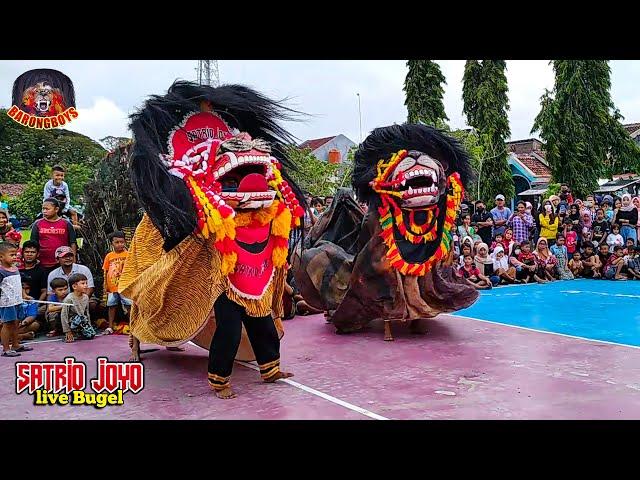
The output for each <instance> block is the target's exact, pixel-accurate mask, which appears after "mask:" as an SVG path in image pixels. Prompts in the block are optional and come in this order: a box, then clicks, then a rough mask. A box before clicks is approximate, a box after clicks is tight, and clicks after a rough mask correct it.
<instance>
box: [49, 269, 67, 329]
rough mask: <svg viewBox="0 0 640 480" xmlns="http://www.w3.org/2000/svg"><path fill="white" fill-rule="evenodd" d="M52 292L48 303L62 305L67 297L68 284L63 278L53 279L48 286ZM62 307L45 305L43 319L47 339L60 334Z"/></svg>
mask: <svg viewBox="0 0 640 480" xmlns="http://www.w3.org/2000/svg"><path fill="white" fill-rule="evenodd" d="M49 286H50V287H51V289H52V290H53V293H52V294H51V295H49V298H47V300H49V301H50V302H58V303H62V302H63V301H64V299H65V298H67V295H69V284H68V283H67V281H66V280H65V279H64V278H54V279H53V280H51V283H50V285H49ZM61 314H62V307H61V306H60V305H47V312H46V314H45V318H46V320H47V323H48V327H47V328H48V329H49V333H47V337H55V336H57V335H60V334H61V333H62V321H61V318H60V317H61Z"/></svg>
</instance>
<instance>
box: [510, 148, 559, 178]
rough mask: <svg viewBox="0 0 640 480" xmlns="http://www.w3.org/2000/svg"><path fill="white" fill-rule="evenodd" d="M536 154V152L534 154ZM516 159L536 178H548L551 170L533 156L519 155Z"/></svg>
mask: <svg viewBox="0 0 640 480" xmlns="http://www.w3.org/2000/svg"><path fill="white" fill-rule="evenodd" d="M536 153H537V152H536ZM516 158H517V159H518V161H519V162H520V163H522V164H523V165H524V166H525V167H527V168H528V169H529V170H531V171H532V172H533V174H534V175H535V176H536V177H550V176H551V170H550V169H549V167H547V166H546V165H545V164H544V163H542V162H541V161H540V160H538V159H537V158H536V157H534V156H533V155H528V154H519V155H516Z"/></svg>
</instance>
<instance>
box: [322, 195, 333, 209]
mask: <svg viewBox="0 0 640 480" xmlns="http://www.w3.org/2000/svg"><path fill="white" fill-rule="evenodd" d="M332 203H333V195H329V196H328V197H324V211H327V210H329V209H330V208H331V204H332Z"/></svg>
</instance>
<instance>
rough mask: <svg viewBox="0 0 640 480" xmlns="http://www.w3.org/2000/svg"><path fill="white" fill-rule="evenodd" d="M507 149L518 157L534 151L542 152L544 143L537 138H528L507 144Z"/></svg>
mask: <svg viewBox="0 0 640 480" xmlns="http://www.w3.org/2000/svg"><path fill="white" fill-rule="evenodd" d="M506 143H507V148H508V149H509V151H510V152H513V153H515V154H516V155H520V154H526V153H531V152H532V151H534V150H540V147H542V142H540V140H538V139H537V138H527V139H526V140H514V141H512V142H506Z"/></svg>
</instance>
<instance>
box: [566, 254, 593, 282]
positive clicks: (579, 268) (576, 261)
mask: <svg viewBox="0 0 640 480" xmlns="http://www.w3.org/2000/svg"><path fill="white" fill-rule="evenodd" d="M591 248H593V247H591ZM569 270H571V273H572V274H573V277H574V278H580V277H582V276H583V273H584V270H585V268H584V265H583V262H582V255H581V254H580V252H578V251H575V252H573V257H572V258H571V260H569Z"/></svg>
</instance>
